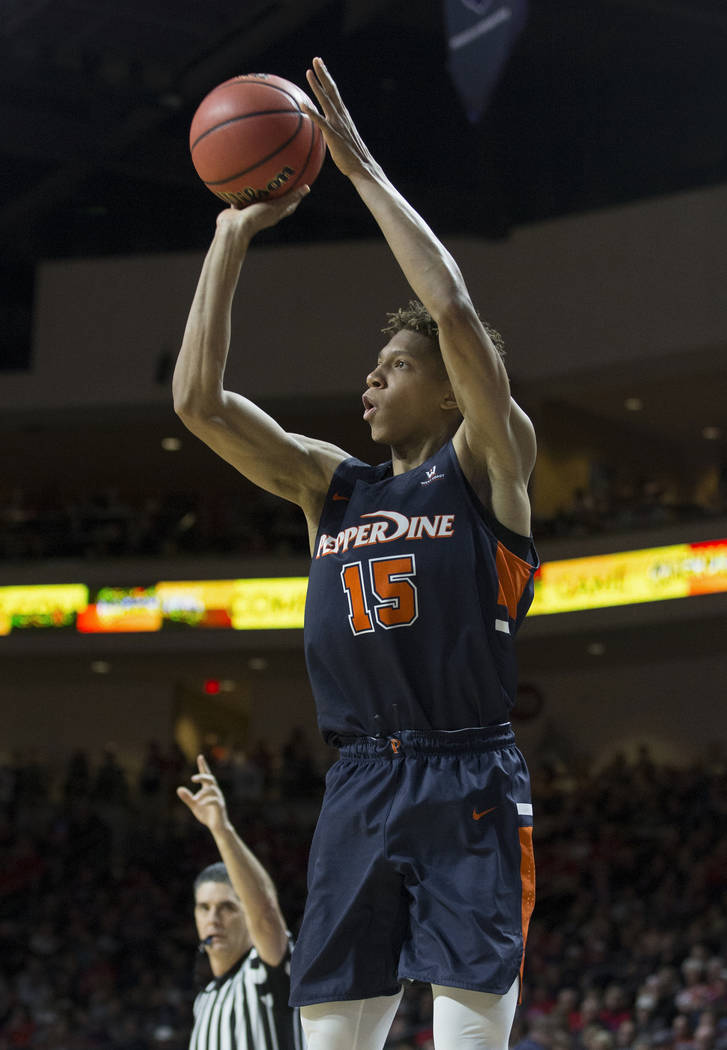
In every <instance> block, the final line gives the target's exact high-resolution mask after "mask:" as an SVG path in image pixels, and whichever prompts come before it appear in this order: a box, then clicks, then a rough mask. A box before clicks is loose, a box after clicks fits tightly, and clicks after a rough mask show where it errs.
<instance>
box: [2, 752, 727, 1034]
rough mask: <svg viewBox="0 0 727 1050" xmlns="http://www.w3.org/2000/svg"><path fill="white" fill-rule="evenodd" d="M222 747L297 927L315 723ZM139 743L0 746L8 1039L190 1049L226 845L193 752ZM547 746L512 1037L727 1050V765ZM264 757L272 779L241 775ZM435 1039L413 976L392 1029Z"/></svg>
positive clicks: (241, 811) (314, 772)
mask: <svg viewBox="0 0 727 1050" xmlns="http://www.w3.org/2000/svg"><path fill="white" fill-rule="evenodd" d="M255 756H257V757H255ZM212 757H213V759H214V758H215V757H216V763H215V765H216V770H217V773H218V775H219V776H220V777H221V778H222V780H223V782H224V783H225V784H226V786H227V790H228V792H230V793H231V795H232V796H234V801H233V802H231V809H232V810H233V815H234V819H235V821H236V823H237V825H238V827H239V829H240V831H241V832H242V833H243V834H244V836H245V837H246V839H247V841H248V842H249V843H250V845H251V846H252V848H253V849H254V850H255V851H256V852H257V853H258V854H259V855H260V857H261V858H262V859H263V861H264V863H265V864H266V865H267V866H268V867H269V869H270V871H271V872H272V873H273V874H274V877H275V879H276V882H277V884H278V886H279V890H280V895H281V901H282V905H283V909H284V912H285V914H286V917H287V918H288V921H289V923H290V925H291V928H292V929H293V931H295V930H296V928H297V925H298V923H299V920H300V916H301V913H302V907H303V903H304V899H305V866H306V857H307V850H308V845H309V842H310V837H311V834H312V829H313V821H314V819H315V813H316V810H317V804H318V800H319V797H320V793H321V779H320V778H321V773H322V771H321V770H318V769H316V767H315V763H313V761H312V759H311V758H310V755H309V753H308V752H307V749H306V744H305V738H304V737H303V736H302V735H301V734H300V733H299V732H295V733H293V734H292V735H291V740H290V741H289V744H288V746H287V748H286V754H280V755H272V753H271V752H270V749H269V748H267V747H266V746H265V745H264V744H263V745H258V746H256V747H254V748H252V749H251V753H250V755H249V756H243V758H244V761H243V760H242V759H241V756H240V755H239V754H237V755H235V754H228V753H227V752H225V751H220V752H218V753H217V754H216V756H212ZM139 759H140V761H139V763H138V765H137V768H136V772H135V774H134V775H133V776H132V775H131V774H130V773H129V772H128V771H127V770H126V769H124V768H123V766H122V765H121V764H120V763H119V762H118V761H117V759H116V756H115V755H114V754H113V753H112V752H110V751H108V752H106V753H105V754H104V755H102V756H100V757H99V758H98V759H97V760H92V759H91V758H90V757H89V756H88V755H86V754H84V753H83V752H78V753H76V754H75V755H73V756H69V758H68V760H67V762H66V763H65V765H64V766H63V767H62V768H61V769H57V768H56V767H51V766H50V765H49V764H48V763H47V762H44V761H42V760H41V759H39V758H35V759H33V758H31V757H29V756H23V755H16V756H10V757H6V758H5V759H4V760H3V761H1V762H0V850H1V852H2V856H3V863H2V866H1V867H0V952H1V953H2V958H3V967H2V969H1V971H0V974H1V976H0V1050H11V1048H22V1047H27V1048H32V1050H149V1048H163V1050H182V1048H184V1047H185V1046H186V1041H187V1037H188V1033H189V1029H190V1018H191V1012H190V1011H191V1002H192V998H193V996H194V991H195V988H196V987H197V986H198V985H199V984H201V983H203V982H204V980H205V979H206V976H207V974H206V972H205V968H206V965H207V964H206V960H205V959H204V958H203V957H201V956H200V955H199V954H198V953H197V951H196V939H195V934H194V928H193V922H192V912H191V901H192V897H191V883H192V880H193V877H194V875H195V874H196V873H197V871H198V870H199V869H201V868H202V867H203V866H204V865H205V864H206V863H208V862H209V861H211V860H213V859H215V858H214V856H213V849H212V846H211V843H210V841H209V836H206V835H205V834H204V829H201V828H200V827H199V826H198V825H196V824H195V822H193V821H191V820H190V819H189V814H188V813H187V812H186V810H184V807H182V806H181V805H180V804H179V803H178V801H177V800H176V798H175V796H174V792H173V789H174V787H175V786H176V784H177V783H180V782H182V783H183V782H185V781H186V780H187V778H188V777H189V775H190V773H191V771H192V769H191V764H190V763H189V762H187V761H186V759H185V758H184V756H182V755H181V753H180V752H179V751H178V750H177V749H176V748H171V749H170V750H168V751H164V750H163V749H162V748H160V747H159V746H158V745H156V744H153V743H151V744H150V745H149V748H148V751H147V754H146V755H145V756H139ZM530 762H531V766H532V767H533V774H534V776H533V797H534V802H535V815H536V819H535V847H536V862H537V868H538V900H537V904H536V910H535V914H534V917H533V920H532V923H531V926H530V936H529V943H528V954H527V961H526V967H525V984H524V991H523V999H522V1003H521V1005H520V1007H519V1008H518V1014H517V1017H516V1022H515V1026H514V1029H513V1033H512V1040H511V1045H512V1047H513V1050H727V907H725V905H726V904H727V765H725V763H723V762H719V761H717V760H714V761H710V762H707V761H705V762H702V763H699V764H696V765H693V766H691V767H690V768H685V769H676V768H671V767H667V766H663V765H659V764H656V763H654V762H653V761H652V760H651V759H650V757H649V754H648V752H647V751H646V750H642V752H641V754H640V755H639V757H638V759H637V760H635V761H633V762H627V761H626V760H625V759H624V758H622V757H619V758H617V759H615V760H614V761H613V762H612V763H611V765H610V766H609V767H608V768H605V769H603V770H601V771H600V772H599V773H598V774H592V773H590V774H589V773H588V772H587V771H585V770H575V769H568V768H564V767H562V765H561V764H560V763H559V762H556V761H549V762H548V763H547V764H546V763H541V764H538V762H537V761H533V758H532V757H530ZM246 763H247V764H250V765H253V766H257V767H258V772H259V775H258V776H257V777H255V776H252V777H251V776H250V771H249V770H248V771H247V774H246V775H245V776H242V777H241V778H240V777H238V779H237V781H236V777H237V776H238V774H237V773H236V771H235V767H240V766H241V765H242V766H244V765H245V764H246ZM238 773H239V769H238ZM236 782H237V784H238V788H237V789H236V788H235V786H234V785H235V783H236ZM240 785H243V787H242V789H241V790H238V789H240ZM299 796H300V803H299V804H298V797H299ZM431 1039H432V1035H431V996H430V993H429V990H428V988H427V987H426V986H423V985H416V984H415V985H412V986H411V987H409V988H408V989H407V991H406V994H405V997H404V1000H403V1002H402V1006H401V1008H400V1010H399V1013H398V1016H397V1018H396V1020H395V1023H394V1027H393V1028H392V1032H391V1035H390V1038H389V1042H388V1044H387V1045H388V1046H390V1047H392V1048H394V1047H396V1048H398V1050H428V1048H431V1046H432V1042H431Z"/></svg>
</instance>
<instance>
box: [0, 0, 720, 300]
mask: <svg viewBox="0 0 727 1050" xmlns="http://www.w3.org/2000/svg"><path fill="white" fill-rule="evenodd" d="M493 2H494V0H493ZM486 6H487V4H484V7H486ZM443 25H444V19H443V3H442V0H236V2H232V0H204V2H203V3H202V2H200V0H4V2H3V14H2V22H0V49H1V50H0V58H1V61H0V117H1V123H2V135H1V136H0V171H1V174H0V187H1V189H2V193H1V194H0V243H1V244H2V249H1V256H0V264H1V265H2V267H3V269H4V271H5V273H6V275H8V274H10V273H11V272H12V271H14V270H16V269H17V268H18V266H20V265H24V264H25V265H27V264H32V263H34V262H35V261H36V260H37V259H38V258H47V257H58V256H67V255H88V254H96V253H119V252H129V251H132V252H138V251H159V250H169V249H172V250H174V249H186V248H197V247H200V246H202V245H204V244H205V243H206V241H207V238H208V233H209V226H210V220H211V218H212V217H213V215H214V213H215V209H216V204H215V200H214V198H212V197H211V195H209V194H208V192H207V191H206V190H205V189H204V188H203V187H202V186H201V184H200V183H199V182H198V180H197V177H196V175H195V173H194V171H193V169H192V166H191V163H190V159H189V154H188V147H187V132H188V126H189V122H190V119H191V116H192V114H193V112H194V109H195V108H196V105H197V103H198V102H199V101H200V99H201V98H202V97H203V95H204V94H205V93H206V92H207V91H208V90H209V89H210V88H211V87H213V86H214V85H215V84H217V83H219V82H220V81H221V80H223V79H226V78H227V77H229V76H232V75H235V74H237V73H241V72H251V71H261V70H262V71H269V72H276V73H279V74H281V75H283V76H287V77H288V78H289V79H292V80H295V81H297V82H298V83H301V84H303V83H304V72H305V68H306V66H307V65H308V63H309V61H310V58H311V57H312V56H313V55H314V54H318V53H320V54H322V55H323V56H324V57H325V58H326V60H327V62H328V64H329V67H330V68H331V70H332V71H333V72H334V74H335V75H336V76H337V78H338V80H339V82H340V84H341V87H342V89H343V91H344V92H345V97H346V99H347V100H348V102H349V105H350V108H351V110H352V112H353V114H354V116H355V118H356V120H357V122H358V123H359V125H360V127H361V129H362V131H363V133H364V135H365V137H366V138H367V139H368V141H369V142H370V144H371V146H372V148H373V149H374V151H375V153H376V155H377V156H378V157H379V159H380V160H381V161H382V163H383V164H384V165H385V167H386V168H387V170H388V171H389V172H390V174H391V175H392V177H393V178H394V180H395V181H396V182H397V183H398V184H399V185H400V186H401V187H402V189H403V190H404V192H405V193H408V194H410V195H411V196H412V198H414V200H415V201H416V203H417V205H418V206H419V207H420V208H421V209H422V210H423V211H424V213H425V214H426V215H427V216H428V217H430V218H431V220H432V221H433V222H434V223H435V224H436V226H437V228H438V229H442V230H443V232H448V233H457V232H473V233H476V234H480V235H483V236H490V237H497V236H503V235H506V234H507V231H508V230H509V229H510V228H511V227H512V226H513V225H517V224H521V223H527V222H530V221H532V220H537V219H542V218H545V217H549V216H554V215H560V214H565V213H569V212H574V211H580V210H584V209H590V208H597V207H602V206H607V205H610V204H615V203H619V202H622V201H627V200H633V199H636V198H639V197H645V196H649V195H654V194H661V193H667V192H671V191H674V190H679V189H682V188H686V187H693V186H696V185H700V184H706V183H713V182H717V181H723V180H724V179H725V178H727V139H726V138H725V135H724V128H725V124H726V121H725V99H726V98H727V63H725V62H724V55H725V51H726V45H727V3H725V0H586V2H584V0H531V3H530V16H529V21H528V24H527V27H526V30H525V32H524V33H523V35H522V36H521V38H520V40H519V42H518V44H517V46H516V49H515V52H514V54H513V55H512V58H511V61H510V63H509V65H508V67H507V69H506V72H505V75H504V76H503V78H502V79H501V81H500V84H499V87H498V89H497V91H496V94H495V96H494V97H493V98H492V100H491V104H490V106H489V108H488V110H487V112H486V114H485V116H484V118H483V119H482V121H481V122H480V124H479V125H478V126H476V127H473V126H472V125H470V124H469V123H468V121H467V119H466V117H465V115H464V113H463V109H462V106H461V104H460V101H459V99H458V97H457V94H456V91H455V89H454V87H453V85H452V83H451V80H450V77H449V74H448V71H447V56H446V41H445V34H444V29H443ZM371 232H372V231H371V225H370V220H369V219H368V217H367V215H366V213H365V212H364V210H363V209H362V208H361V206H360V204H359V203H358V201H357V200H356V199H355V198H354V196H353V195H352V194H351V192H350V190H349V187H348V186H347V185H346V183H345V180H343V179H342V178H341V177H340V176H338V175H337V173H336V172H335V171H334V170H333V168H332V165H330V164H328V165H327V166H326V168H325V170H324V173H323V174H322V176H321V178H320V181H319V185H318V188H317V191H316V194H315V196H312V197H311V199H310V200H309V202H307V204H306V208H305V213H303V211H302V210H301V212H300V213H299V215H298V217H296V222H295V223H294V224H289V225H287V226H286V227H285V228H284V229H281V230H280V231H279V233H278V236H280V237H285V238H286V239H294V240H306V239H307V240H310V239H316V238H321V237H322V238H326V239H330V238H332V237H351V236H353V237H356V236H363V235H368V234H369V233H371ZM4 284H6V286H7V282H4Z"/></svg>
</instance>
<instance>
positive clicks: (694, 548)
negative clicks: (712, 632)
mask: <svg viewBox="0 0 727 1050" xmlns="http://www.w3.org/2000/svg"><path fill="white" fill-rule="evenodd" d="M307 587H308V578H307V577H306V576H276V577H259V578H248V579H241V580H170V581H165V580H162V581H159V582H157V583H150V582H145V583H142V584H129V585H128V586H126V587H119V586H113V587H112V586H108V587H95V588H91V587H90V586H88V585H87V584H85V583H60V584H59V583H51V584H33V585H30V586H28V585H24V586H19V585H15V586H12V587H0V636H2V635H9V634H10V633H11V631H23V630H26V629H28V628H31V629H35V628H41V629H46V630H48V629H50V630H53V631H57V630H59V629H66V630H67V631H74V632H78V633H80V634H119V633H127V632H155V631H162V630H163V631H165V632H169V631H174V630H177V631H185V630H189V629H190V628H206V629H213V630H219V629H223V630H235V631H267V630H290V629H299V628H301V627H302V626H303V614H304V611H305V596H306V590H307ZM725 593H727V538H722V539H713V540H705V541H699V542H696V543H677V544H674V545H672V546H669V547H650V548H648V549H646V550H635V551H620V552H617V553H614V554H598V555H594V556H592V557H588V558H567V559H565V560H563V561H546V562H543V564H542V565H541V566H540V568H539V569H538V571H537V573H536V576H535V599H534V601H533V606H532V609H531V610H530V616H543V615H547V614H551V613H563V612H580V611H584V610H587V609H604V608H607V607H608V606H613V605H635V604H638V603H641V602H661V601H666V600H668V599H673V598H689V597H691V596H694V595H701V594H725Z"/></svg>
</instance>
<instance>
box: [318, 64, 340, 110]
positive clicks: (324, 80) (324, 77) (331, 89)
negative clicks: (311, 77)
mask: <svg viewBox="0 0 727 1050" xmlns="http://www.w3.org/2000/svg"><path fill="white" fill-rule="evenodd" d="M313 70H314V72H315V74H316V76H317V77H318V80H319V82H320V84H321V86H322V89H323V91H324V92H325V94H326V95H329V96H330V97H331V98H332V99H334V100H335V101H337V102H340V101H341V95H340V93H339V91H338V88H337V86H336V81H335V80H334V79H333V77H332V76H331V74H330V73H329V72H328V70H327V69H326V64H325V62H324V61H323V59H322V58H314V59H313Z"/></svg>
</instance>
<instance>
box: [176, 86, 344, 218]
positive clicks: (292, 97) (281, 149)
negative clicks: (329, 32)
mask: <svg viewBox="0 0 727 1050" xmlns="http://www.w3.org/2000/svg"><path fill="white" fill-rule="evenodd" d="M301 102H308V103H309V104H310V105H312V103H310V100H309V99H308V97H307V95H306V94H305V92H304V91H302V90H301V89H300V88H299V87H297V86H296V85H295V84H292V83H291V82H290V81H289V80H284V79H283V78H282V77H277V76H273V75H272V74H269V73H248V74H246V75H245V76H239V77H233V78H232V79H231V80H226V81H225V82H224V83H222V84H219V85H218V86H217V87H216V88H213V89H212V91H210V93H209V94H208V95H206V96H205V97H204V98H203V99H202V101H201V102H200V104H199V106H198V107H197V111H196V112H195V114H194V117H193V118H192V125H191V127H190V130H189V148H190V152H191V154H192V163H193V164H194V167H195V170H196V172H197V174H198V175H199V177H200V178H201V179H202V182H204V184H205V186H207V188H208V189H210V190H211V191H212V192H213V193H214V194H215V195H216V196H217V197H219V198H220V199H221V200H223V201H225V203H226V204H234V205H236V206H238V207H244V206H245V205H246V204H253V203H254V202H255V201H264V200H270V199H272V198H274V197H282V196H283V195H284V194H285V193H290V191H291V190H294V189H296V188H297V187H298V186H303V185H306V184H307V185H309V186H310V185H311V183H312V182H313V181H314V179H315V178H316V176H317V175H318V172H319V171H320V170H321V165H322V164H323V158H324V157H325V152H326V143H325V139H324V138H323V135H322V134H321V132H320V131H319V130H318V128H317V127H316V125H315V124H314V123H313V121H312V120H311V119H310V117H309V116H307V115H306V114H305V113H303V112H301V109H300V103H301Z"/></svg>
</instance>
